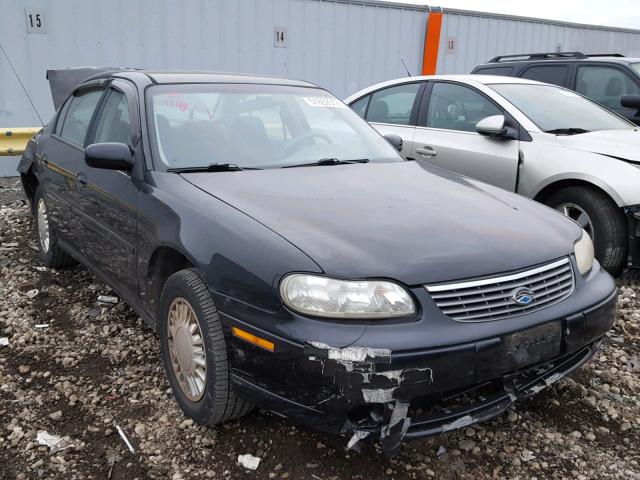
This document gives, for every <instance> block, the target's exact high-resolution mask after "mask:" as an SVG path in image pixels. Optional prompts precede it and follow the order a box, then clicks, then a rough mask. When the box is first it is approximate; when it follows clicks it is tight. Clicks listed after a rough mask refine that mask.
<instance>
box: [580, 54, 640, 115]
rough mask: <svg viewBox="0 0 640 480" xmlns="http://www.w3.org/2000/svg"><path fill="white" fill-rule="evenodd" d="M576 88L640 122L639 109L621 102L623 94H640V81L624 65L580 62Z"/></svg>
mask: <svg viewBox="0 0 640 480" xmlns="http://www.w3.org/2000/svg"><path fill="white" fill-rule="evenodd" d="M574 90H575V91H576V92H578V93H581V94H582V95H584V96H586V97H589V98H591V99H593V100H595V101H596V102H598V103H600V104H602V105H604V106H605V107H608V108H610V109H611V110H613V111H615V112H617V113H618V114H619V115H622V116H623V117H625V118H627V119H628V120H630V121H632V122H634V123H636V124H640V116H638V113H639V112H638V110H636V109H635V108H625V107H623V106H622V105H621V104H620V99H621V98H622V96H623V95H628V94H636V95H637V94H640V82H639V81H638V79H637V78H635V76H632V75H630V74H629V72H628V71H627V70H626V69H625V68H623V67H622V66H618V65H612V64H603V63H591V64H589V63H585V64H583V63H580V64H579V65H578V67H577V69H576V76H575V86H574Z"/></svg>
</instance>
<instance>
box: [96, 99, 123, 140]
mask: <svg viewBox="0 0 640 480" xmlns="http://www.w3.org/2000/svg"><path fill="white" fill-rule="evenodd" d="M93 141H94V142H96V143H101V142H120V143H126V144H130V143H131V122H130V120H129V105H128V104H127V98H126V97H125V96H124V94H123V93H121V92H118V91H117V90H111V93H109V97H108V98H107V101H106V102H105V104H104V108H103V109H102V113H101V114H100V119H99V120H98V125H97V127H96V134H95V137H94V140H93Z"/></svg>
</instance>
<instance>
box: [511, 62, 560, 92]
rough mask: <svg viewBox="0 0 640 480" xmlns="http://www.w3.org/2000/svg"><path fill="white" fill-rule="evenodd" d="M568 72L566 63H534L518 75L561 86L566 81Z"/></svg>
mask: <svg viewBox="0 0 640 480" xmlns="http://www.w3.org/2000/svg"><path fill="white" fill-rule="evenodd" d="M568 73H569V67H568V66H567V65H534V66H531V67H529V68H527V69H526V70H525V71H524V72H523V73H522V75H520V77H521V78H528V79H529V80H537V81H538V82H544V83H552V84H553V85H560V86H561V87H563V86H564V85H565V83H566V81H567V74H568Z"/></svg>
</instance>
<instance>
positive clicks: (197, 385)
mask: <svg viewBox="0 0 640 480" xmlns="http://www.w3.org/2000/svg"><path fill="white" fill-rule="evenodd" d="M167 322H168V327H169V328H168V334H169V337H168V342H169V356H170V357H171V367H172V369H173V373H174V374H175V376H176V378H177V380H178V384H179V385H180V389H181V390H182V393H184V394H185V395H186V396H187V398H188V399H189V400H191V401H193V402H196V401H198V400H200V399H201V398H202V395H204V390H205V387H206V385H207V356H206V352H205V349H204V339H203V338H202V332H201V331H200V325H199V324H198V319H197V317H196V313H195V312H194V311H193V308H191V305H190V304H189V302H187V301H186V300H185V299H184V298H181V297H178V298H176V299H175V300H174V301H173V302H171V305H170V306H169V315H168V319H167Z"/></svg>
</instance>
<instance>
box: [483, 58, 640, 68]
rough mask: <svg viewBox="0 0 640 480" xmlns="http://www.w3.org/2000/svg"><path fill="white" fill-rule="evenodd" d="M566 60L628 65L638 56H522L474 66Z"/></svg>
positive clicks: (634, 61)
mask: <svg viewBox="0 0 640 480" xmlns="http://www.w3.org/2000/svg"><path fill="white" fill-rule="evenodd" d="M567 62H589V63H591V62H595V63H597V62H607V63H618V64H620V65H628V64H630V63H639V62H640V58H636V57H620V56H615V55H611V56H608V55H597V56H591V57H590V56H585V57H584V58H577V57H565V58H562V57H560V58H522V59H513V60H504V61H497V62H492V61H489V62H486V63H482V64H480V65H478V66H477V67H476V68H480V67H482V68H484V67H493V68H498V67H510V66H513V65H523V64H536V65H537V64H554V63H567Z"/></svg>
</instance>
